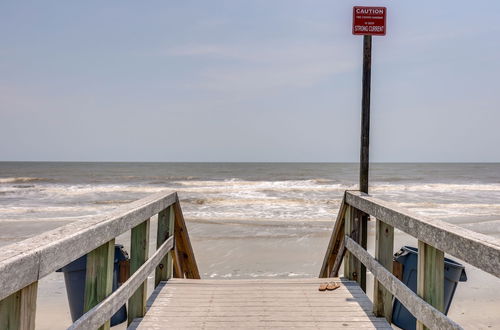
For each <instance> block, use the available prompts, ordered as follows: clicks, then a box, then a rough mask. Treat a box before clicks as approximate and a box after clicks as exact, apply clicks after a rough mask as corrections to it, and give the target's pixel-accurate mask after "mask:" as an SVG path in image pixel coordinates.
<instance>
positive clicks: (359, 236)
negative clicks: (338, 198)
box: [344, 206, 366, 292]
mask: <svg viewBox="0 0 500 330" xmlns="http://www.w3.org/2000/svg"><path fill="white" fill-rule="evenodd" d="M363 215H364V213H363V212H361V211H359V210H358V209H356V208H354V207H352V206H348V207H347V210H346V214H345V234H346V235H347V236H349V237H350V238H352V239H353V240H354V241H355V242H356V243H359V244H361V245H365V246H366V230H364V229H363V226H362V223H361V222H362V216H363ZM363 236H365V237H363ZM344 276H345V277H347V278H348V279H350V280H353V281H356V282H358V284H359V285H360V287H361V289H363V291H365V292H366V267H365V266H364V265H363V264H362V263H361V262H359V260H358V259H357V258H356V257H354V256H353V255H352V254H351V253H349V252H346V255H345V259H344Z"/></svg>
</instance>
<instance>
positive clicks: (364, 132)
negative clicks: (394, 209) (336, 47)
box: [359, 35, 372, 193]
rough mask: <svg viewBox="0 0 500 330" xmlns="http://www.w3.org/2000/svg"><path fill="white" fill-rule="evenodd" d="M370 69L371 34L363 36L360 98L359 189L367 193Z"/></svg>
mask: <svg viewBox="0 0 500 330" xmlns="http://www.w3.org/2000/svg"><path fill="white" fill-rule="evenodd" d="M371 71H372V36H367V35H365V36H363V94H362V98H361V155H360V166H359V190H360V191H362V192H364V193H368V168H369V146H370V89H371V75H372V74H371Z"/></svg>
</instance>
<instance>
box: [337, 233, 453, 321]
mask: <svg viewBox="0 0 500 330" xmlns="http://www.w3.org/2000/svg"><path fill="white" fill-rule="evenodd" d="M345 239H346V248H347V249H348V250H349V251H350V252H351V253H352V254H353V255H355V256H356V257H357V258H358V259H359V260H360V261H361V262H362V263H363V264H365V266H366V268H367V269H368V270H370V271H371V272H372V274H373V276H374V277H375V278H376V279H377V280H378V281H379V282H380V283H381V284H382V285H383V286H384V287H385V288H387V289H388V290H389V291H390V292H391V293H392V294H393V295H394V296H395V297H396V298H397V299H398V300H399V301H400V302H401V303H402V304H403V305H404V306H405V307H406V309H408V311H409V312H410V313H411V314H413V315H414V316H415V317H416V318H417V320H420V321H421V322H422V323H423V324H424V325H426V326H428V327H431V328H432V329H462V327H461V326H460V325H458V324H457V323H456V322H454V321H453V320H451V319H450V318H448V317H447V316H446V315H444V314H443V313H441V312H440V311H439V310H437V309H436V308H434V307H433V306H431V305H429V304H428V303H427V302H426V301H425V300H423V299H422V298H421V297H419V296H417V295H416V294H415V293H414V292H413V291H411V289H410V288H408V287H407V286H406V285H404V284H403V283H401V281H399V280H398V279H397V278H396V277H395V276H394V275H393V274H391V273H390V272H389V271H388V270H387V269H386V268H385V267H384V266H382V265H381V264H380V263H379V262H378V261H377V260H375V259H374V258H373V257H372V256H371V255H370V254H369V253H368V252H367V251H366V250H365V249H363V247H361V245H359V244H358V243H356V242H354V241H353V240H352V239H351V238H350V237H347V236H346V238H345Z"/></svg>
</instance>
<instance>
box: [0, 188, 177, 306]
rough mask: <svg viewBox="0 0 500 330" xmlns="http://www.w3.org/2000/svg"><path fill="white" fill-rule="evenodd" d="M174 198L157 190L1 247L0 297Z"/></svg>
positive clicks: (152, 213) (86, 251) (70, 258)
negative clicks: (99, 212)
mask: <svg viewBox="0 0 500 330" xmlns="http://www.w3.org/2000/svg"><path fill="white" fill-rule="evenodd" d="M176 200H177V194H176V193H171V192H161V193H158V194H155V195H151V196H148V197H146V198H143V199H141V200H138V201H135V202H132V203H130V204H126V205H124V206H122V207H119V208H117V209H116V210H114V211H112V212H110V213H107V214H104V215H97V216H94V217H90V218H86V219H85V220H82V221H76V222H73V221H74V219H68V221H70V220H71V221H72V223H70V224H68V225H65V226H62V227H59V228H56V229H54V230H51V231H48V232H45V233H43V234H41V235H38V236H35V237H32V238H29V239H27V240H24V241H21V242H18V243H14V244H11V245H8V246H5V247H3V251H4V252H2V254H1V255H0V300H1V299H3V298H5V297H7V296H9V295H10V294H12V293H14V292H16V291H18V290H20V289H22V288H24V287H26V286H27V285H29V284H31V283H33V282H35V281H38V280H39V279H41V278H43V277H44V276H46V275H48V274H51V273H53V272H54V271H55V270H57V269H59V268H61V267H63V266H65V265H67V264H68V263H70V262H72V261H73V260H76V259H78V258H79V257H81V256H83V255H85V254H87V253H89V252H90V251H92V250H94V249H96V248H97V247H99V246H101V245H103V244H105V243H106V242H108V241H110V240H111V239H113V238H115V237H116V236H118V235H120V234H122V233H124V232H126V231H127V230H130V229H131V228H132V227H135V226H136V225H138V224H139V223H141V222H142V221H143V220H144V219H147V218H150V217H152V216H153V215H156V214H157V213H158V212H159V211H161V210H163V209H165V208H167V207H168V206H170V205H171V204H172V203H174V202H175V201H176Z"/></svg>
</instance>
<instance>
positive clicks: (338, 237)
mask: <svg viewBox="0 0 500 330" xmlns="http://www.w3.org/2000/svg"><path fill="white" fill-rule="evenodd" d="M344 196H345V195H344ZM344 200H345V197H344V198H342V202H341V203H340V208H339V212H338V213H337V220H336V221H335V225H334V227H333V232H332V236H330V242H329V243H328V247H327V249H326V253H325V257H324V259H323V265H322V266H321V270H320V272H319V277H328V275H330V274H332V268H333V265H334V264H335V263H336V261H337V259H338V257H337V255H338V252H339V250H340V246H341V244H342V242H343V240H344V224H345V213H346V209H347V205H346V204H345V202H344ZM337 275H338V269H337V272H333V276H337Z"/></svg>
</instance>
